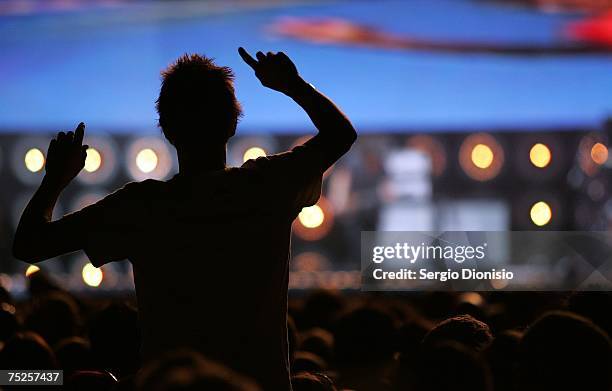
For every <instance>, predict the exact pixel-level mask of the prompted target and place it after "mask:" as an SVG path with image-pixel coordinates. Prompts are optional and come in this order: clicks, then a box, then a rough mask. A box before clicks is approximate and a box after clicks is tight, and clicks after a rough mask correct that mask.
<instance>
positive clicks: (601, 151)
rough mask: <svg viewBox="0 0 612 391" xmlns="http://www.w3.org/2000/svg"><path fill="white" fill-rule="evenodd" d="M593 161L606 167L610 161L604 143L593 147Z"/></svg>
mask: <svg viewBox="0 0 612 391" xmlns="http://www.w3.org/2000/svg"><path fill="white" fill-rule="evenodd" d="M591 159H593V161H594V162H595V163H596V164H599V165H600V166H601V165H604V164H605V163H606V162H607V161H608V148H607V147H606V146H605V145H603V144H602V143H595V144H594V145H593V147H591Z"/></svg>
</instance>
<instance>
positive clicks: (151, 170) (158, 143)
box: [126, 137, 174, 181]
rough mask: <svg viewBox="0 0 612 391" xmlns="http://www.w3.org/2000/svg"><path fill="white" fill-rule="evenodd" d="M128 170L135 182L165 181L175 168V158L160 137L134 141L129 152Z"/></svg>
mask: <svg viewBox="0 0 612 391" xmlns="http://www.w3.org/2000/svg"><path fill="white" fill-rule="evenodd" d="M126 157H127V160H126V162H127V169H128V172H129V174H130V175H131V177H132V178H133V179H134V180H137V181H142V180H145V179H149V178H153V179H163V178H165V177H166V176H167V175H168V174H169V173H170V170H171V169H172V167H173V165H174V164H173V158H172V155H171V153H170V150H169V148H168V146H167V144H166V142H165V141H164V140H162V139H160V138H158V137H145V138H139V139H136V140H134V141H133V142H132V143H131V144H130V146H129V148H128V152H127V155H126Z"/></svg>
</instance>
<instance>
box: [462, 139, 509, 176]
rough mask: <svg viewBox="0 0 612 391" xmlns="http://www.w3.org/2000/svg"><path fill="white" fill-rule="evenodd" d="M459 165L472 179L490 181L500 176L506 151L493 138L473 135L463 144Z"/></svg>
mask: <svg viewBox="0 0 612 391" xmlns="http://www.w3.org/2000/svg"><path fill="white" fill-rule="evenodd" d="M459 164H460V165H461V167H462V168H463V170H464V171H465V173H466V174H467V175H468V176H469V177H471V178H472V179H475V180H477V181H488V180H490V179H493V178H495V177H496V176H497V174H499V172H500V170H501V168H502V166H503V164H504V151H503V149H502V147H501V145H499V143H498V142H497V141H496V140H495V138H494V137H493V136H491V135H489V134H486V133H478V134H472V135H470V136H468V137H467V138H466V139H465V140H464V141H463V143H462V144H461V148H460V149H459Z"/></svg>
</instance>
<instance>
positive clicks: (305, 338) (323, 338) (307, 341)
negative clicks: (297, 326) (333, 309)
mask: <svg viewBox="0 0 612 391" xmlns="http://www.w3.org/2000/svg"><path fill="white" fill-rule="evenodd" d="M300 350H302V351H307V352H311V353H314V354H316V355H317V356H319V357H321V358H322V359H323V360H325V362H327V363H331V362H332V361H333V350H334V336H333V335H332V333H330V332H329V331H327V330H325V329H322V328H319V327H315V328H313V329H310V330H308V331H306V332H304V333H303V335H302V342H301V343H300Z"/></svg>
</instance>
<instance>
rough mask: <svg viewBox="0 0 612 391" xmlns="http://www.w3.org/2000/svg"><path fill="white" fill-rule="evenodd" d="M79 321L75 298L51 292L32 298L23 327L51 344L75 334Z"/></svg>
mask: <svg viewBox="0 0 612 391" xmlns="http://www.w3.org/2000/svg"><path fill="white" fill-rule="evenodd" d="M36 274H38V273H36ZM80 323H81V319H80V314H79V307H78V305H77V304H76V302H75V300H74V299H73V298H72V297H71V296H69V295H68V294H66V293H61V292H51V293H48V294H45V295H42V296H39V297H37V298H36V299H35V300H34V302H33V306H32V309H31V311H30V313H29V314H28V316H27V318H26V320H25V328H26V329H28V330H32V331H35V332H37V333H38V334H40V336H41V337H43V338H44V339H45V341H47V342H48V343H49V345H51V346H53V345H55V344H56V343H57V342H58V341H59V340H61V339H63V338H68V337H72V336H73V335H76V333H77V331H78V329H79V327H80Z"/></svg>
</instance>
